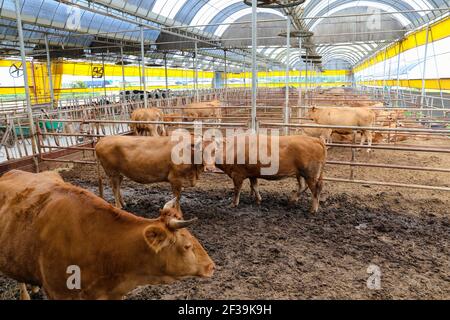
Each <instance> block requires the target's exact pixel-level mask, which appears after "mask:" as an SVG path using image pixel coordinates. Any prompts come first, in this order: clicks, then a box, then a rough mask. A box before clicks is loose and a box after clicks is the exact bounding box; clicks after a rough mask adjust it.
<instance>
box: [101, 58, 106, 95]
mask: <svg viewBox="0 0 450 320" xmlns="http://www.w3.org/2000/svg"><path fill="white" fill-rule="evenodd" d="M102 68H103V94H104V95H105V99H106V69H105V56H104V55H103V53H102Z"/></svg>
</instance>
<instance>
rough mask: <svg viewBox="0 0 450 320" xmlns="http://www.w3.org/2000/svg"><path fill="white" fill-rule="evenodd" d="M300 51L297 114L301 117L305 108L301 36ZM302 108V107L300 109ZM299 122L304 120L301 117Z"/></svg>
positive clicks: (299, 40)
mask: <svg viewBox="0 0 450 320" xmlns="http://www.w3.org/2000/svg"><path fill="white" fill-rule="evenodd" d="M298 51H299V56H300V60H299V67H298V73H299V75H298V110H299V111H298V112H297V116H298V117H299V118H302V117H303V116H304V109H303V108H301V106H302V91H303V90H302V68H301V62H302V38H301V37H299V38H298ZM300 108H301V109H300ZM299 123H302V120H301V119H299Z"/></svg>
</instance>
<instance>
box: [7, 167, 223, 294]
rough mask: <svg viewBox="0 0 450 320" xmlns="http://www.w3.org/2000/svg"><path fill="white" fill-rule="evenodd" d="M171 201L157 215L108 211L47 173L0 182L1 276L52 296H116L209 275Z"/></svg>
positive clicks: (13, 175)
mask: <svg viewBox="0 0 450 320" xmlns="http://www.w3.org/2000/svg"><path fill="white" fill-rule="evenodd" d="M175 202H176V201H171V202H169V203H168V204H166V205H165V206H164V208H163V209H162V210H160V213H159V218H157V219H144V218H140V217H137V216H134V215H132V214H130V213H128V212H125V211H122V210H119V209H117V208H114V207H113V206H111V205H109V204H108V203H106V202H105V201H104V200H103V199H101V198H99V197H97V196H95V195H94V194H93V193H91V192H89V191H86V190H84V189H81V188H78V187H75V186H73V185H71V184H69V183H65V182H64V181H63V180H62V178H61V177H60V176H59V175H58V174H57V173H53V172H44V173H40V174H32V173H26V172H22V171H17V170H13V171H10V172H8V173H6V174H4V175H3V176H2V177H1V178H0V272H2V273H3V274H5V275H6V276H8V277H11V278H12V279H15V280H17V281H19V282H20V283H21V290H22V292H21V297H22V298H29V295H28V293H27V292H26V286H25V284H30V285H33V286H39V287H42V288H43V289H44V290H45V293H46V294H47V296H48V298H50V299H121V298H122V297H123V296H124V295H125V294H126V293H127V292H129V291H131V290H132V289H134V288H136V287H137V286H139V285H145V284H162V283H171V282H173V281H176V280H180V279H183V278H185V277H190V276H191V277H210V276H211V275H212V273H213V270H214V263H213V261H212V260H211V258H210V257H209V256H208V254H207V253H206V251H205V250H204V248H203V247H202V246H201V245H200V243H199V242H198V241H197V239H196V238H195V237H194V236H193V235H192V234H191V233H189V231H188V230H186V229H184V228H185V227H186V226H188V225H189V224H190V223H192V220H191V221H184V220H181V219H180V214H179V212H178V211H176V209H174V207H175Z"/></svg>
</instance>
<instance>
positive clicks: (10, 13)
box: [1, 0, 16, 19]
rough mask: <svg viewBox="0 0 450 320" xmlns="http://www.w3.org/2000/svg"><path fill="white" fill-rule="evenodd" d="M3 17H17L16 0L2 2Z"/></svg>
mask: <svg viewBox="0 0 450 320" xmlns="http://www.w3.org/2000/svg"><path fill="white" fill-rule="evenodd" d="M1 14H2V17H5V18H12V19H15V18H16V6H15V4H14V0H4V1H3V4H2V11H1Z"/></svg>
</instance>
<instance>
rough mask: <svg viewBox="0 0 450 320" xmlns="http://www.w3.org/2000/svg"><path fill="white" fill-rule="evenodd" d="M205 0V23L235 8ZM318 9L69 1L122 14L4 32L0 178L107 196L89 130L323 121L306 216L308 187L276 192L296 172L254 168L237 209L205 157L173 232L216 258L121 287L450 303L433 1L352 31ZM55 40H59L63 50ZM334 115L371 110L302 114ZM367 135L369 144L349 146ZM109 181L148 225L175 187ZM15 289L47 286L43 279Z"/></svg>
mask: <svg viewBox="0 0 450 320" xmlns="http://www.w3.org/2000/svg"><path fill="white" fill-rule="evenodd" d="M280 1H281V0H280ZM280 1H275V2H277V3H278V2H280ZM16 2H18V3H20V2H22V3H23V4H25V3H27V2H28V0H24V1H16ZM43 2H44V3H53V2H54V1H52V0H44V1H43ZM125 2H126V3H128V2H127V1H125ZM163 2H164V1H159V0H158V1H156V3H157V4H158V6H156V8H163V7H164V6H163ZM209 2H211V3H213V4H214V5H211V6H210V7H211V8H210V9H208V10H207V9H206V8H209V7H208V5H209V4H208V5H206V6H205V9H201V10H200V9H199V10H200V11H201V12H203V14H204V15H205V17H206V16H208V15H207V14H206V13H207V11H209V10H216V9H217V8H216V9H214V8H215V6H218V7H219V8H222V6H223V8H222V9H224V8H226V7H227V5H228V4H230V8H229V9H228V10H231V11H229V13H230V12H231V13H232V11H233V10H235V7H231V3H232V2H233V4H235V5H236V8H237V7H238V1H223V4H222V3H221V4H219V1H205V3H209ZM239 2H241V1H239ZM255 2H258V6H259V5H260V4H261V3H262V2H264V3H265V2H269V1H255ZM281 2H282V3H286V2H290V1H288V0H286V1H285V0H282V1H281ZM298 2H302V3H303V2H305V1H298ZM400 2H401V3H403V2H404V1H400ZM169 3H170V4H171V5H173V3H172V1H167V5H168V4H169ZM331 3H333V5H334V6H335V9H336V10H333V9H332V8H330V7H329V5H328V6H327V7H325V6H324V2H323V1H306V2H305V4H304V5H302V4H297V5H298V7H295V6H294V7H293V8H298V10H297V9H286V8H291V7H289V6H288V7H283V6H282V7H280V8H275V9H274V8H271V7H270V6H269V8H266V7H264V8H265V9H266V10H265V11H264V10H262V11H258V10H260V9H258V6H257V5H255V6H254V7H252V9H253V11H252V13H251V14H248V12H247V11H245V12H244V11H242V14H243V15H242V16H239V18H236V19H235V20H233V19H234V18H233V19H232V17H233V15H228V14H227V15H224V16H223V17H219V16H218V17H217V18H216V19H213V20H210V19H206V18H200V16H198V17H197V18H195V19H193V21H192V23H189V22H188V23H187V24H186V25H185V24H184V23H182V21H178V20H177V19H181V16H182V15H183V14H185V13H186V12H187V11H189V10H187V9H188V8H189V6H191V5H192V1H185V2H180V3H179V5H180V6H181V7H182V8H184V10H182V11H180V12H179V15H173V14H171V16H172V17H171V19H172V18H173V19H175V20H174V21H178V22H179V23H173V24H172V22H171V20H170V19H167V20H164V21H160V20H159V18H160V17H163V15H162V16H158V18H156V17H153V16H152V18H151V19H150V18H149V17H146V18H145V17H144V18H143V17H140V15H142V13H139V12H141V11H139V10H137V11H135V12H134V13H130V12H128V13H127V14H128V15H127V16H125V15H122V16H121V15H120V12H127V11H129V7H128V6H126V5H124V6H123V8H120V9H118V8H116V7H115V5H113V4H112V3H111V4H106V2H105V3H103V1H98V2H96V4H95V5H93V6H92V7H91V6H85V4H84V2H83V1H76V5H75V6H74V7H76V8H78V9H79V10H86V12H94V13H95V14H96V15H101V16H103V15H104V16H105V17H107V18H105V19H113V20H114V19H118V20H120V21H121V22H122V23H123V26H124V30H120V29H117V30H115V31H116V32H115V33H114V35H113V34H112V33H110V32H107V30H101V28H100V29H99V30H92V29H89V30H87V31H86V33H85V30H82V29H78V30H77V29H75V30H72V31H71V32H72V35H73V39H69V38H67V39H65V38H64V39H60V36H58V35H57V34H55V33H53V32H50V33H49V30H50V29H48V30H46V32H44V33H43V34H45V38H44V39H43V41H38V42H37V43H36V41H35V39H32V38H27V34H25V35H24V34H22V31H21V32H20V33H21V34H22V35H21V36H20V37H17V38H18V40H20V41H19V43H20V42H22V46H21V47H20V46H19V47H20V48H19V49H20V50H19V51H18V52H20V53H21V57H20V59H19V58H18V57H17V56H14V55H12V56H11V55H10V57H9V58H8V59H12V60H11V61H9V60H7V61H6V60H5V65H8V68H10V69H11V70H12V71H10V72H12V73H11V74H10V76H11V77H13V75H14V77H15V73H14V72H16V73H17V72H18V73H20V72H22V74H25V76H22V77H23V80H24V81H23V87H20V88H19V89H20V90H19V89H17V88H18V87H19V86H18V85H16V82H14V81H16V80H14V81H12V80H11V81H12V82H11V83H13V84H14V90H13V93H11V92H12V91H11V90H12V89H10V88H9V87H8V88H6V87H5V88H4V87H3V86H2V83H1V82H0V176H1V175H2V174H8V172H10V171H12V170H15V169H19V170H24V171H29V172H36V173H37V172H45V171H53V172H57V173H58V174H59V175H60V176H61V177H62V178H63V179H64V181H66V182H69V183H71V184H73V185H74V186H77V187H81V188H83V189H84V190H87V191H89V192H92V193H93V194H95V195H96V196H98V197H101V198H103V199H104V200H106V202H108V203H109V204H111V205H114V203H115V200H117V198H116V196H117V195H116V194H114V192H113V189H112V186H111V183H110V181H109V178H110V177H109V176H108V174H107V173H106V170H105V169H104V168H102V164H101V162H100V161H99V160H98V159H97V155H96V152H95V150H96V149H95V148H96V145H97V143H99V141H102V139H103V138H105V137H112V136H130V137H131V136H134V135H135V132H133V125H141V126H153V125H158V126H163V127H164V128H165V130H166V131H167V132H168V135H171V134H172V133H174V132H176V131H177V130H184V131H186V132H189V133H191V134H197V135H199V136H200V137H202V136H204V135H205V134H210V133H211V132H212V133H213V134H212V136H213V138H214V139H212V140H213V142H214V143H215V142H223V141H224V140H223V139H224V137H225V138H226V137H229V136H230V135H231V136H234V135H242V134H250V135H251V134H255V133H256V134H262V135H266V134H273V135H275V136H278V135H279V136H306V135H308V134H309V133H308V132H323V131H322V130H321V129H326V130H325V131H326V132H329V136H328V137H327V139H323V136H322V135H320V139H323V142H324V143H325V146H326V148H325V149H326V151H325V154H326V164H325V169H324V172H323V177H324V178H323V181H324V187H323V192H322V194H321V196H320V205H319V211H318V212H317V213H310V212H309V209H310V198H311V196H312V194H311V192H310V191H306V192H304V193H302V194H301V196H300V199H299V201H298V202H297V203H294V202H293V201H291V200H292V195H293V194H296V193H298V190H299V187H298V186H297V183H300V181H297V179H295V177H294V175H293V178H287V179H275V178H274V177H270V176H269V177H267V179H264V177H263V178H262V179H259V192H260V193H261V196H262V202H261V204H257V201H255V195H256V194H257V191H255V190H254V188H253V187H251V185H249V184H247V183H245V184H244V187H243V190H242V195H241V202H240V204H239V206H238V207H236V208H235V207H233V206H232V205H231V204H232V201H233V197H234V196H235V195H236V186H235V184H234V183H233V182H234V181H233V179H231V178H230V177H229V176H228V175H227V174H225V173H224V172H222V171H221V170H219V169H218V168H216V169H215V170H214V171H212V172H206V171H205V172H199V176H198V178H199V180H198V182H197V184H196V185H195V186H188V185H185V186H183V190H182V195H181V208H182V217H183V219H185V221H191V219H194V218H197V219H198V221H197V223H196V224H195V225H192V226H190V227H189V231H190V232H191V233H192V234H193V235H194V236H195V238H197V239H198V240H199V242H200V243H201V244H202V245H203V246H204V248H205V250H206V252H207V254H208V255H209V256H210V257H211V259H212V260H213V261H214V263H215V265H216V268H215V273H214V275H213V277H211V278H204V279H203V278H201V279H199V278H192V279H186V280H183V281H179V282H176V283H171V284H161V285H144V286H139V287H137V288H135V289H134V290H132V291H130V292H129V293H128V294H127V295H126V296H125V298H126V299H131V300H147V299H157V300H159V299H161V300H171V299H189V300H190V299H195V300H196V299H238V300H240V299H448V298H450V258H449V257H450V237H449V234H450V216H449V214H450V212H449V207H450V193H449V192H450V91H449V90H450V87H449V82H448V81H449V80H448V78H449V77H450V74H448V70H450V69H449V67H448V61H446V60H445V58H446V57H448V56H449V54H450V53H449V52H447V51H448V50H447V49H445V48H446V47H445V44H446V41H448V40H449V39H450V37H448V36H449V32H448V30H450V29H447V28H446V27H447V26H448V23H449V22H448V21H450V20H449V17H448V13H449V12H450V11H449V4H448V1H442V3H443V4H442V5H437V6H436V7H432V8H431V7H430V8H425V9H420V8H415V9H414V10H409V11H408V10H403V11H402V12H403V13H396V12H395V10H394V11H392V10H390V9H389V8H388V9H386V8H385V7H384V6H383V9H385V11H383V12H382V13H381V14H380V19H381V20H382V21H383V23H384V24H385V25H386V28H391V29H392V30H384V31H383V30H374V29H370V28H369V27H367V26H365V23H366V22H367V23H368V22H369V21H371V20H370V19H371V17H373V15H371V14H369V13H366V12H365V8H366V4H358V5H356V6H355V8H350V7H348V5H345V4H344V2H343V1H331ZM374 3H381V2H380V1H374ZM248 4H250V5H251V4H252V1H244V2H243V3H239V5H242V6H243V5H245V6H247V5H248ZM60 5H61V6H64V7H66V6H67V7H71V6H72V5H73V3H68V2H65V1H63V2H60ZM313 5H314V6H316V7H317V9H314V6H313ZM380 5H381V4H380ZM380 5H377V7H379V6H380ZM369 7H370V6H369ZM23 8H25V7H23ZM176 8H178V7H176ZM407 8H409V7H407ZM141 9H142V8H141ZM178 9H179V8H178ZM194 9H195V8H191V11H192V14H194V13H195V12H194V11H195V10H194ZM197 9H198V8H197ZM319 9H320V10H319ZM338 9H339V10H338ZM2 10H3V7H2ZM21 10H22V11H23V10H24V9H21ZM21 10H18V12H19V11H20V12H21ZM152 10H153V9H151V8H150V9H149V12H150V11H152ZM155 10H156V9H155ZM161 10H162V9H161ZM167 10H168V9H166V10H165V11H164V10H162V11H164V12H165V14H169V13H168V11H167ZM174 10H175V9H174ZM240 10H244V9H242V8H240V9H239V10H238V11H236V12H239V11H240ZM270 10H272V11H270ZM273 10H275V11H273ZM421 10H423V11H421ZM200 11H199V12H200ZM220 12H221V10H219V9H217V14H218V15H220V14H221V13H220ZM227 12H228V11H227ZM233 12H234V11H233ZM236 12H235V13H236ZM257 12H258V13H257ZM274 12H276V13H274ZM422 13H423V14H422ZM2 14H3V12H2V11H1V10H0V18H2V19H3V16H2ZM161 14H163V13H161ZM195 14H198V13H195ZM18 15H19V16H21V14H20V13H19V14H18ZM29 15H30V14H25V13H22V19H23V21H22V22H18V24H19V25H20V28H22V27H23V28H24V30H23V31H28V30H31V29H30V28H31V27H32V26H33V25H34V23H36V24H42V23H45V22H42V21H41V22H39V23H38V22H37V20H36V22H32V21H30V20H29V17H28V16H29ZM399 15H400V16H402V17H406V18H403V20H402V19H400V20H399V19H398V16H399ZM133 17H134V18H136V19H137V20H133V19H134V18H133ZM226 17H228V18H226ZM377 17H378V16H377ZM187 18H188V17H185V19H187ZM191 18H192V17H191ZM219 18H220V19H219ZM222 18H223V19H225V20H223V19H222ZM147 19H149V20H148V21H147ZM152 19H155V21H156V22H155V21H153V20H152ZM164 19H165V18H164ZM221 19H222V20H223V21H222V20H221ZM230 19H231V20H233V21H231V20H230ZM404 19H408V21H410V23H411V25H409V24H406V22H405V21H404ZM94 20H95V19H94ZM186 21H188V20H186ZM202 21H203V22H206V23H205V24H203V23H202ZM230 21H231V22H230ZM342 21H347V23H348V25H349V27H350V26H353V27H354V30H352V32H348V30H346V28H345V27H344V26H342V25H343V24H345V23H342ZM150 22H151V23H150ZM256 22H258V25H256ZM153 23H157V24H158V25H159V24H161V25H160V26H161V28H159V29H158V28H156V27H155V26H154V25H153ZM403 24H404V25H403ZM121 25H122V24H121ZM328 25H331V26H332V27H333V28H335V29H336V30H335V32H336V34H335V35H334V34H333V32H331V31H330V30H328V31H327V26H328ZM405 26H408V27H407V28H406V27H405ZM17 27H18V26H16V28H17ZM47 27H48V28H50V26H47ZM244 27H248V28H244ZM0 28H7V29H8V28H13V26H5V27H2V26H0ZM155 28H156V29H155ZM328 28H329V27H328ZM367 28H369V29H368V30H366V29H367ZM394 28H395V29H394ZM256 29H257V30H258V31H261V33H256ZM397 29H398V30H397ZM55 30H56V29H55ZM312 30H314V33H313V34H311V33H312ZM36 32H37V31H36ZM92 32H93V33H94V35H95V41H92V42H90V41H91V40H90V38H87V37H88V35H89V33H92ZM211 32H212V33H211ZM119 35H121V36H120V38H117V37H118V36H119ZM91 36H92V34H91ZM19 38H20V39H19ZM58 39H59V40H61V41H63V42H64V41H69V42H73V43H70V45H67V47H65V46H63V47H61V46H60V45H59V42H58V41H59V40H58ZM77 39H78V40H77ZM83 41H84V42H89V43H90V44H89V45H88V46H85V44H80V42H83ZM84 42H83V43H84ZM443 43H444V44H443ZM2 44H3V43H2ZM12 45H13V44H12V43H8V44H6V43H5V48H6V47H9V46H12ZM78 46H81V47H80V48H79V47H78ZM1 48H3V47H2V46H0V49H1ZM413 55H414V57H413ZM415 56H417V57H415ZM1 62H2V61H1V60H0V68H1V67H2V64H1ZM19 62H21V63H22V64H23V65H25V67H20V65H19ZM12 66H15V68H13V67H12ZM0 70H1V69H0ZM8 70H9V69H8ZM17 70H18V71H17ZM417 74H420V79H417ZM26 77H28V79H27V78H26ZM14 79H16V78H14ZM2 90H3V91H2ZM161 92H164V96H162V94H161ZM3 96H5V97H3ZM215 103H217V105H216V104H215ZM151 108H154V109H155V110H158V111H160V112H161V118H160V119H158V120H149V121H135V120H132V114H133V112H134V111H136V110H138V109H144V110H149V109H151ZM348 109H351V110H353V111H354V110H363V112H367V114H369V115H374V118H373V121H369V122H367V123H364V124H357V123H353V124H348V123H345V124H343V123H344V122H345V121H343V122H341V123H339V122H340V121H337V123H333V124H323V123H319V122H320V121H318V120H317V119H314V118H313V117H312V113H313V111H314V110H319V111H320V110H322V111H329V110H332V113H333V115H339V114H340V113H341V112H342V111H343V110H348ZM211 110H213V111H214V112H210V111H211ZM195 111H197V112H195ZM202 111H205V112H202ZM353 111H352V112H353ZM311 129H312V130H311ZM308 130H310V131H308ZM315 130H316V131H315ZM366 133H368V134H369V136H370V137H371V139H372V140H371V143H364V139H365V138H366V135H365V134H366ZM149 139H150V138H149ZM105 140H106V139H105ZM158 152H159V150H154V153H155V157H157V155H158ZM215 152H216V153H217V150H215ZM117 154H119V153H118V152H117ZM117 154H112V155H113V156H117ZM298 156H299V157H303V156H304V157H305V158H308V156H309V155H298ZM119 161H120V159H119ZM140 161H142V162H141V163H145V159H140ZM142 181H144V179H142V180H141V182H142ZM36 189H38V187H37V188H36ZM121 189H122V197H123V198H124V199H123V200H124V202H126V206H125V207H124V208H123V209H124V210H125V211H127V212H129V213H131V214H133V215H135V216H138V217H141V218H149V219H152V218H156V217H157V216H158V214H159V212H160V210H161V209H162V208H163V207H164V205H165V204H166V203H168V201H170V200H171V199H172V198H173V186H171V184H169V183H167V182H155V183H149V184H144V183H138V182H136V181H133V180H132V179H129V178H125V179H124V180H123V183H122V187H121ZM0 192H1V190H0ZM80 192H81V191H80ZM83 192H84V191H83ZM0 199H6V197H4V198H2V194H0ZM110 209H111V210H115V209H113V207H112V206H111V207H110ZM1 210H2V207H1V205H0V214H1V213H2V211H1ZM0 221H1V219H0ZM0 254H1V251H0ZM0 258H1V256H0ZM0 260H1V259H0ZM374 270H376V272H375V273H377V272H378V275H379V276H380V277H381V280H380V281H381V283H378V284H380V285H379V286H378V285H376V286H375V287H373V283H372V284H371V283H369V280H370V277H371V275H373V274H374ZM1 272H2V270H1V269H0V299H17V298H21V297H22V296H21V291H20V290H19V287H18V282H17V281H16V280H14V279H13V277H8V276H7V275H6V274H2V273H1ZM376 284H377V283H376ZM31 297H32V298H34V299H46V298H48V295H46V293H45V292H43V290H41V291H40V292H32V293H31Z"/></svg>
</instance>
